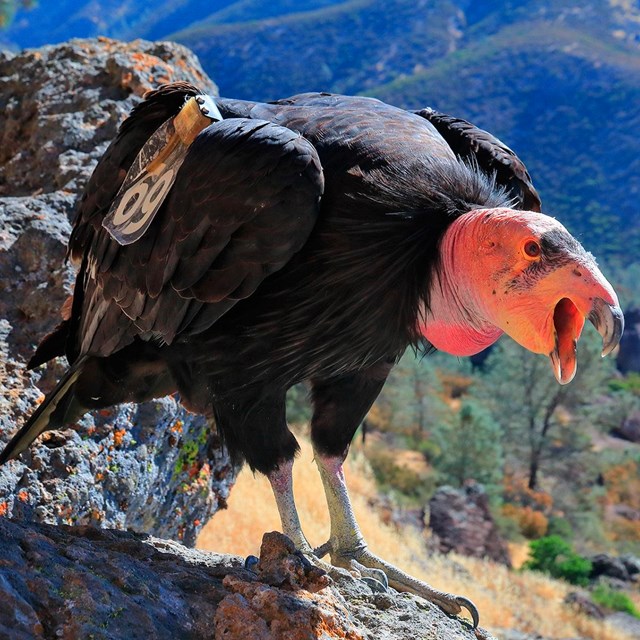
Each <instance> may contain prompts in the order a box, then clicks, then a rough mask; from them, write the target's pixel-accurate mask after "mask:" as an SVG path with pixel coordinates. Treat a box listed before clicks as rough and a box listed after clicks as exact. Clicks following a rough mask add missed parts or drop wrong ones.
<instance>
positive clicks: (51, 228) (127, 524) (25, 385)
mask: <svg viewBox="0 0 640 640" xmlns="http://www.w3.org/2000/svg"><path fill="white" fill-rule="evenodd" d="M26 78H28V82H26V81H25V79H26ZM174 80H186V81H189V82H192V83H194V84H197V85H198V86H200V87H202V89H204V90H206V91H207V92H209V93H212V94H215V93H217V89H216V87H215V85H214V84H213V82H212V81H211V80H210V79H209V78H207V77H206V75H205V74H204V72H203V71H202V69H201V67H200V64H199V63H198V61H197V59H196V57H195V56H194V55H193V54H192V53H191V52H190V51H188V50H187V49H185V48H184V47H182V46H180V45H177V44H173V43H163V42H160V43H152V42H145V41H141V40H138V41H135V42H132V43H126V44H125V43H121V42H116V41H114V40H108V39H106V38H100V39H97V40H72V41H70V42H68V43H64V44H61V45H54V46H46V47H42V48H41V49H36V50H27V51H24V52H23V53H21V54H19V55H15V56H13V55H10V54H7V53H0V109H1V110H2V113H3V116H4V117H3V118H2V119H0V441H3V442H5V441H7V440H8V439H9V437H10V436H11V434H12V433H13V432H14V431H15V429H16V428H17V427H19V426H20V425H21V424H22V422H23V421H24V419H25V417H26V416H27V415H29V414H30V413H31V412H32V411H33V410H34V408H35V407H36V406H37V404H38V402H39V401H40V400H41V399H42V397H43V393H46V391H48V390H49V389H51V388H52V386H53V384H54V383H55V380H56V379H57V378H58V377H59V375H60V373H61V372H62V371H63V369H64V367H65V366H66V365H65V362H64V360H61V361H55V362H52V363H50V364H49V365H47V366H45V367H41V368H40V369H39V370H37V371H34V372H28V371H27V370H26V367H25V363H26V361H27V360H28V359H29V357H30V356H31V355H32V353H33V350H34V348H35V346H36V345H37V344H38V342H39V340H40V339H42V337H44V335H45V334H46V333H48V332H49V331H51V330H52V329H53V328H54V327H55V326H56V324H58V322H59V321H60V308H61V307H62V305H63V304H64V302H65V300H66V299H67V297H68V296H69V295H70V293H71V291H72V287H73V283H74V279H75V274H74V270H73V268H72V266H71V265H70V264H68V263H66V262H65V254H66V243H67V238H68V236H69V233H70V231H71V220H72V218H73V213H74V208H75V202H76V200H77V198H78V196H79V194H80V193H81V191H82V188H83V186H84V185H85V183H86V181H87V180H88V178H89V176H90V174H91V171H92V170H93V168H94V166H95V164H96V163H97V161H98V159H99V158H100V157H101V155H102V154H103V153H104V151H105V149H106V147H107V145H108V143H109V142H110V141H111V139H113V137H114V136H115V135H116V132H117V129H118V126H119V124H120V123H121V122H122V120H123V119H124V118H125V117H126V115H127V114H128V113H129V111H130V110H131V109H132V108H133V106H134V105H135V104H137V103H138V102H139V101H140V100H141V98H142V95H143V94H144V92H145V91H147V90H149V89H152V88H154V87H156V86H157V85H158V84H160V83H162V82H169V81H174ZM234 478H235V472H234V470H233V469H232V467H231V464H230V462H229V459H228V457H227V456H226V454H225V453H224V452H223V451H222V449H221V447H220V443H219V441H218V439H217V436H216V434H215V431H214V430H212V429H211V426H210V425H209V424H208V423H207V421H206V420H205V419H204V418H203V417H201V416H195V415H192V414H189V413H187V412H186V411H185V410H184V409H183V408H182V407H181V406H180V404H179V402H178V401H177V400H176V399H175V398H165V399H160V400H158V401H156V402H150V403H147V404H145V405H140V406H137V405H122V406H120V407H114V408H113V409H109V410H105V411H102V412H96V413H93V414H88V415H86V416H85V417H84V418H83V419H82V420H80V421H79V422H78V424H77V425H74V428H73V429H67V430H65V431H61V432H58V431H55V432H50V433H48V434H45V435H44V436H43V438H42V439H41V440H39V441H38V442H37V443H36V444H35V445H34V446H33V447H32V448H31V450H30V451H28V452H25V453H24V454H23V455H22V457H21V459H20V460H19V461H14V462H10V463H8V464H7V465H5V466H4V467H2V468H1V469H0V514H2V515H13V516H15V517H19V518H23V519H28V520H36V521H39V522H51V523H66V524H73V523H79V524H93V525H96V526H102V527H116V528H130V529H133V530H136V531H145V532H150V533H153V534H155V535H158V536H163V537H168V538H174V539H180V540H182V541H184V542H185V543H187V544H194V543H195V539H196V536H197V533H198V532H199V530H200V529H201V527H202V526H203V525H204V523H205V522H206V521H207V519H208V518H209V517H210V516H211V515H212V514H213V513H214V512H215V511H216V510H217V509H218V508H220V507H223V506H224V505H225V501H226V498H227V496H228V493H229V488H230V486H231V484H232V483H233V480H234Z"/></svg>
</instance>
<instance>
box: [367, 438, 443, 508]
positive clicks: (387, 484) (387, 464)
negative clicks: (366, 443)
mask: <svg viewBox="0 0 640 640" xmlns="http://www.w3.org/2000/svg"><path fill="white" fill-rule="evenodd" d="M367 458H368V460H369V464H370V465H371V469H372V470H373V474H374V476H375V478H376V480H377V482H378V484H379V485H380V486H381V488H382V489H385V490H388V489H391V490H392V491H395V492H397V493H399V494H402V495H404V496H405V497H407V498H411V499H413V500H415V501H417V502H425V501H426V500H428V498H429V497H430V496H431V495H432V494H433V491H434V489H435V482H434V479H433V477H431V476H428V475H424V474H421V473H417V472H416V471H414V470H413V469H410V468H408V467H406V466H404V465H399V464H397V463H396V461H395V459H394V456H393V454H391V453H388V452H386V451H384V450H382V449H374V450H372V451H370V452H369V453H368V454H367Z"/></svg>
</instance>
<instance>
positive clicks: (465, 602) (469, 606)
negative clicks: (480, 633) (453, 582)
mask: <svg viewBox="0 0 640 640" xmlns="http://www.w3.org/2000/svg"><path fill="white" fill-rule="evenodd" d="M456 602H457V603H458V604H459V605H460V606H461V607H463V608H465V609H466V610H467V611H468V612H469V613H470V614H471V618H472V620H473V628H474V629H477V628H478V624H479V623H480V614H479V613H478V607H476V605H475V604H473V602H471V600H469V598H465V597H464V596H456Z"/></svg>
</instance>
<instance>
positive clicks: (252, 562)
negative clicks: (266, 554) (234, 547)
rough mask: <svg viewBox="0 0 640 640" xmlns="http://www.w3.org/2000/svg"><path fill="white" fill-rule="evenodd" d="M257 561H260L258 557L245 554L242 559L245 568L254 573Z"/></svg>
mask: <svg viewBox="0 0 640 640" xmlns="http://www.w3.org/2000/svg"><path fill="white" fill-rule="evenodd" d="M258 562H260V559H259V558H256V556H247V557H246V559H245V561H244V568H245V569H247V571H251V572H253V573H255V572H256V567H257V566H258Z"/></svg>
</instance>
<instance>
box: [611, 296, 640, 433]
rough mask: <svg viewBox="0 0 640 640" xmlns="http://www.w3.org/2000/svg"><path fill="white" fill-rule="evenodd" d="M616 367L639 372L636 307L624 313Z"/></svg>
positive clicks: (639, 314)
mask: <svg viewBox="0 0 640 640" xmlns="http://www.w3.org/2000/svg"><path fill="white" fill-rule="evenodd" d="M616 365H617V367H618V370H619V371H621V372H622V373H629V372H631V371H640V309H638V308H636V307H631V308H630V309H626V310H625V312H624V333H623V334H622V338H621V340H620V348H619V349H618V355H617V356H616ZM634 442H637V440H634Z"/></svg>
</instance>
